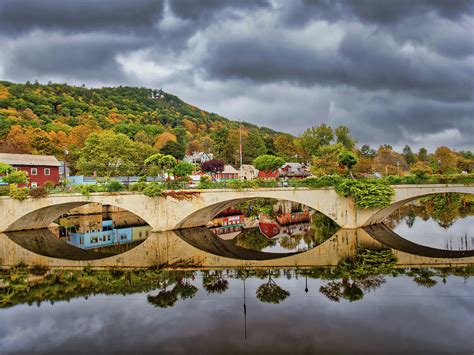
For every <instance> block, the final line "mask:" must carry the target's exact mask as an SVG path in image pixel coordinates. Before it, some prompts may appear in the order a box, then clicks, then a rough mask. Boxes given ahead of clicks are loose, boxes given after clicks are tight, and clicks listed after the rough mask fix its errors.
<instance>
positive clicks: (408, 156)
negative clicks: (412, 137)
mask: <svg viewBox="0 0 474 355" xmlns="http://www.w3.org/2000/svg"><path fill="white" fill-rule="evenodd" d="M403 158H404V159H405V162H406V163H407V164H408V165H409V166H410V165H412V164H415V162H416V155H415V153H413V151H412V150H411V148H410V146H409V145H406V146H405V147H404V148H403Z"/></svg>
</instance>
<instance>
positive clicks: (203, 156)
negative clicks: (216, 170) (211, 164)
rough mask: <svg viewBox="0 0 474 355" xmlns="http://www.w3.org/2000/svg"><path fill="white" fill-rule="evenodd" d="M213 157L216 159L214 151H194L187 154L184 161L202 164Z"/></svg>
mask: <svg viewBox="0 0 474 355" xmlns="http://www.w3.org/2000/svg"><path fill="white" fill-rule="evenodd" d="M212 159H214V154H212V153H206V152H194V153H193V154H191V155H185V156H184V158H183V161H185V162H188V163H191V164H202V163H204V162H206V161H209V160H212Z"/></svg>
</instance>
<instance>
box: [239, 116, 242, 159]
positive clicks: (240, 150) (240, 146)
mask: <svg viewBox="0 0 474 355" xmlns="http://www.w3.org/2000/svg"><path fill="white" fill-rule="evenodd" d="M239 133H240V137H239V141H240V145H239V156H240V168H242V121H240V131H239Z"/></svg>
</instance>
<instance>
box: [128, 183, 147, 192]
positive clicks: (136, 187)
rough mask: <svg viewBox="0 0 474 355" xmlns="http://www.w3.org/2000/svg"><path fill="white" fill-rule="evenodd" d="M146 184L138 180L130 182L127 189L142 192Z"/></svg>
mask: <svg viewBox="0 0 474 355" xmlns="http://www.w3.org/2000/svg"><path fill="white" fill-rule="evenodd" d="M147 186H148V184H147V183H146V182H144V181H138V182H136V183H134V184H130V185H129V188H128V189H129V190H130V191H137V192H142V191H143V190H144V189H145V188H146V187H147Z"/></svg>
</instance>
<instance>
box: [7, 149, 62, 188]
mask: <svg viewBox="0 0 474 355" xmlns="http://www.w3.org/2000/svg"><path fill="white" fill-rule="evenodd" d="M0 162H2V163H5V164H9V165H11V166H13V168H14V169H15V170H22V171H24V172H26V174H27V175H28V185H29V186H31V187H38V186H43V185H44V184H45V182H46V181H51V182H52V183H53V184H54V185H57V184H59V166H60V164H59V161H58V160H57V159H56V158H55V157H53V156H51V155H33V154H10V153H0Z"/></svg>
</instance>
